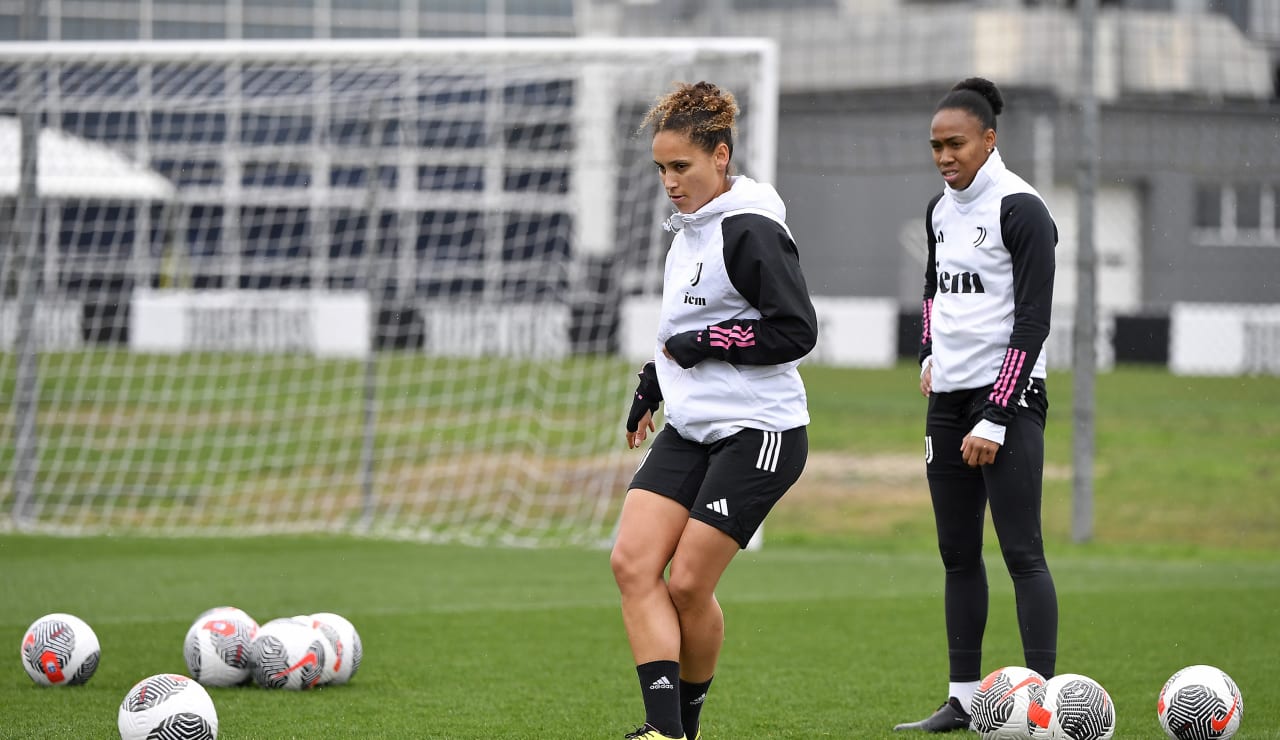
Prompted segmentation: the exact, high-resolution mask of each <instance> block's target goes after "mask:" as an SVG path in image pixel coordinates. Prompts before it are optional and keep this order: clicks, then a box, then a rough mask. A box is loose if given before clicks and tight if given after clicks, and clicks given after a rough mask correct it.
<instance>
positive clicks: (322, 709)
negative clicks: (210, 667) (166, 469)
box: [0, 366, 1280, 740]
mask: <svg viewBox="0 0 1280 740" xmlns="http://www.w3.org/2000/svg"><path fill="white" fill-rule="evenodd" d="M914 375H915V371H914V369H913V368H911V367H910V366H903V367H899V368H895V369H893V370H887V371H851V370H835V369H831V368H820V367H806V368H805V377H806V382H807V383H808V386H809V389H810V396H811V407H812V411H813V417H814V420H813V425H812V427H811V439H812V443H813V449H814V458H813V460H812V470H811V471H809V472H806V475H805V478H804V479H802V481H801V485H798V486H797V488H796V490H795V491H794V492H793V494H789V495H788V497H787V498H786V499H784V501H783V503H782V504H780V506H779V508H778V509H777V510H776V511H775V513H774V515H773V516H772V517H771V518H770V520H769V523H768V525H767V528H766V543H767V544H766V547H765V548H764V549H763V550H761V551H749V552H746V553H743V554H742V555H741V556H740V557H739V559H738V560H737V561H736V562H735V563H734V564H733V565H732V566H731V567H730V569H729V571H728V573H727V574H726V577H725V580H724V582H723V583H722V587H721V588H720V590H719V596H720V599H721V602H722V603H723V605H724V608H725V611H726V615H727V641H726V646H725V650H724V654H723V658H722V662H721V667H720V673H719V675H718V677H717V679H716V683H715V686H714V687H713V689H712V693H711V695H710V697H709V699H708V704H707V708H706V710H705V713H704V737H705V738H706V739H707V740H715V739H718V738H736V739H749V738H812V737H832V738H882V737H883V738H889V737H895V735H894V734H893V733H891V732H889V731H888V728H890V727H892V725H893V724H894V723H896V722H899V721H902V720H904V719H912V718H916V717H917V716H918V715H921V714H923V713H924V712H927V711H930V710H932V709H933V707H934V706H936V704H937V703H938V702H939V701H941V699H942V697H941V695H940V694H941V692H942V691H944V689H945V680H946V660H945V646H944V639H943V633H942V604H941V583H942V578H941V567H940V565H939V564H938V562H937V556H936V553H935V551H934V547H933V543H932V540H931V536H932V535H931V521H930V518H929V517H930V514H929V509H928V502H927V494H926V492H925V491H924V489H923V476H922V471H921V470H920V469H919V468H920V466H921V465H922V463H921V455H922V443H921V441H920V439H921V434H922V431H921V430H922V424H923V421H922V414H923V401H922V399H920V398H919V397H918V395H914V394H913V391H912V388H913V386H914ZM1050 402H1051V410H1050V427H1049V433H1048V450H1049V451H1048V456H1047V457H1048V459H1047V464H1048V468H1049V473H1048V474H1047V480H1046V492H1045V495H1046V501H1045V521H1046V529H1047V540H1048V547H1049V557H1050V564H1051V567H1052V568H1053V570H1054V575H1055V578H1056V581H1057V586H1058V592H1059V599H1060V603H1061V614H1062V624H1061V638H1060V655H1059V662H1058V668H1059V670H1060V671H1061V672H1076V673H1084V674H1087V675H1090V676H1092V677H1094V678H1096V679H1097V680H1099V681H1100V682H1101V683H1102V684H1103V685H1104V686H1105V687H1106V688H1107V689H1108V691H1109V692H1110V693H1111V695H1112V697H1113V699H1114V700H1115V703H1116V707H1117V712H1118V716H1119V728H1118V731H1117V733H1116V737H1117V738H1123V739H1128V738H1137V739H1141V738H1153V739H1158V738H1161V737H1163V734H1162V732H1161V731H1160V729H1159V726H1158V724H1157V722H1156V719H1155V697H1156V693H1157V692H1158V691H1159V689H1160V686H1161V685H1162V684H1163V682H1164V680H1165V679H1166V678H1167V677H1168V676H1169V675H1170V674H1171V673H1172V672H1173V671H1174V670H1176V669H1177V668H1180V667H1182V666H1184V665H1188V664H1192V663H1211V664H1214V665H1218V666H1219V667H1221V668H1223V669H1225V670H1227V671H1228V672H1229V673H1230V674H1231V675H1232V676H1233V677H1234V678H1235V679H1236V680H1237V682H1238V683H1239V684H1240V686H1241V689H1242V691H1243V693H1244V697H1245V714H1244V723H1243V727H1242V730H1241V732H1240V733H1239V734H1237V735H1236V737H1237V738H1239V739H1240V740H1259V739H1261V738H1280V692H1277V690H1276V681H1277V679H1278V678H1280V672H1278V671H1277V669H1276V658H1277V651H1276V647H1275V646H1276V645H1277V644H1280V497H1277V496H1276V491H1277V489H1280V415H1277V413H1276V410H1277V409H1280V379H1277V378H1195V379H1189V378H1176V377H1173V376H1170V375H1167V374H1165V373H1163V372H1159V371H1153V370H1143V369H1132V368H1126V369H1121V370H1118V371H1116V372H1114V373H1109V374H1106V375H1102V376H1100V377H1099V379H1098V403H1097V414H1098V417H1097V427H1098V437H1097V446H1098V451H1097V465H1096V468H1097V469H1096V473H1097V475H1096V482H1095V510H1096V518H1095V539H1094V541H1093V542H1092V543H1089V544H1075V543H1073V541H1072V538H1071V531H1070V505H1071V504H1070V495H1071V481H1070V468H1069V465H1070V443H1071V437H1070V431H1071V429H1070V428H1071V424H1070V408H1071V403H1070V378H1069V377H1068V376H1056V377H1053V378H1051V379H1050ZM993 548H994V543H993V542H991V543H989V548H988V549H989V551H990V552H989V557H988V563H989V564H990V565H991V568H990V576H991V584H992V611H991V621H990V624H989V626H988V634H987V640H986V655H985V658H984V666H985V667H987V668H988V669H991V668H995V667H997V666H999V665H1002V664H1013V663H1020V662H1021V654H1020V648H1019V646H1018V643H1017V639H1016V626H1015V624H1014V621H1013V616H1014V609H1013V600H1012V593H1011V587H1010V585H1009V580H1008V577H1007V575H1005V574H1004V572H1003V569H1002V567H1001V566H1000V560H999V556H998V554H997V553H996V552H995V551H994V549H993ZM0 573H2V574H3V576H2V577H0V645H3V644H5V643H6V642H7V643H8V644H9V645H10V646H11V650H12V653H11V656H12V657H11V659H10V663H9V664H8V665H9V668H8V669H6V670H3V671H0V738H109V737H113V736H115V734H116V730H115V719H116V711H117V708H118V705H119V702H120V700H121V699H122V698H123V697H124V695H125V693H126V692H127V691H128V689H129V687H130V686H131V685H132V684H133V683H134V682H136V681H137V680H139V679H141V678H143V677H145V676H147V675H151V674H153V673H160V672H180V673H182V672H186V671H185V664H184V662H183V658H182V639H183V636H184V634H185V633H186V630H187V628H188V627H189V626H190V623H191V621H192V620H193V619H194V618H195V616H196V615H197V614H199V613H200V612H201V611H203V610H204V609H206V608H208V607H211V606H216V605H220V604H234V605H236V606H240V607H241V608H243V609H245V610H247V611H248V612H249V613H250V614H252V615H253V616H254V617H255V618H257V619H258V620H259V621H260V622H265V621H267V620H269V619H271V618H274V617H279V616H290V615H293V614H298V613H307V612H317V611H334V612H338V613H340V614H343V615H344V616H347V617H348V618H349V619H351V620H352V621H353V622H354V623H355V625H356V626H357V628H358V629H359V631H360V634H361V637H362V640H363V643H364V648H365V657H364V663H363V665H362V667H361V669H360V672H359V674H358V675H357V676H356V677H355V679H354V680H353V681H352V683H351V684H349V685H346V686H341V687H332V688H326V689H321V690H318V691H314V692H304V693H293V692H268V691H264V690H260V689H257V688H253V687H243V688H234V689H211V690H210V693H211V695H212V696H213V699H214V702H215V703H216V705H217V707H218V711H219V716H220V719H221V733H220V737H221V738H226V739H231V740H234V739H236V738H264V739H275V738H295V737H296V738H315V737H321V738H539V739H541V738H619V737H621V735H622V734H623V733H625V732H626V731H628V730H629V729H631V728H632V727H634V726H635V724H637V723H638V722H639V721H640V719H641V715H642V710H641V708H640V703H639V692H638V689H637V681H636V678H635V674H634V671H633V670H632V667H631V659H630V653H629V651H628V649H627V644H626V639H625V636H624V633H623V630H622V624H621V619H620V616H619V614H618V609H617V594H616V589H615V587H614V585H613V583H612V577H611V575H610V573H609V567H608V558H607V553H605V552H603V551H598V550H583V549H569V548H562V549H542V550H516V549H495V548H468V547H458V546H439V545H424V544H417V543H410V542H394V541H383V540H371V539H360V538H356V537H346V536H334V537H322V536H312V537H253V538H239V539H235V538H227V539H190V538H182V539H178V538H172V539H169V538H163V537H155V538H130V537H88V538H51V537H43V536H29V535H21V534H9V535H3V536H0ZM53 611H65V612H71V613H74V614H77V615H78V616H81V617H82V618H84V619H85V620H86V621H88V622H89V623H90V624H91V625H93V627H94V628H95V630H96V632H97V634H98V636H99V638H100V640H101V642H102V646H103V656H102V664H101V666H100V668H99V670H98V672H97V674H96V675H95V676H94V678H93V679H92V680H91V681H90V682H89V683H88V685H86V686H83V687H76V688H67V689H42V688H38V687H36V686H35V684H33V683H32V682H31V681H30V679H29V678H28V677H27V676H26V674H25V673H24V672H23V671H22V669H21V667H20V664H19V660H18V653H19V644H20V641H21V638H22V634H23V631H24V630H25V628H26V627H27V626H28V625H29V624H30V623H31V621H33V620H34V619H36V618H37V617H39V616H41V615H42V614H45V613H48V612H53ZM897 737H901V736H897Z"/></svg>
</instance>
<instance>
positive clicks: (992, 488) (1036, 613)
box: [925, 379, 1058, 681]
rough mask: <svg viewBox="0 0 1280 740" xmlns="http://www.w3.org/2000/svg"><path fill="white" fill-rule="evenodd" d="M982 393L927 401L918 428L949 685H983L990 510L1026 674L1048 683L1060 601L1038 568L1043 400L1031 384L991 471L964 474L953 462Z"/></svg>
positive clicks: (1037, 383) (978, 412)
mask: <svg viewBox="0 0 1280 740" xmlns="http://www.w3.org/2000/svg"><path fill="white" fill-rule="evenodd" d="M990 390H991V389H990V388H980V389H976V390H971V391H956V392H953V393H935V394H933V395H931V396H930V397H929V415H928V419H927V422H926V425H925V434H926V443H925V457H926V469H927V472H928V478H929V493H930V496H931V497H932V498H933V514H934V519H935V522H936V524H937V528H938V551H939V552H940V553H941V554H942V564H943V566H945V568H946V593H945V604H946V606H945V608H946V619H947V648H948V657H949V660H950V670H951V679H950V680H952V681H977V680H979V679H980V678H982V676H983V673H982V636H983V632H984V631H985V630H986V627H987V609H988V591H987V571H986V566H985V564H984V563H983V560H982V534H983V527H984V517H985V513H986V508H987V504H988V503H990V505H991V521H992V524H994V525H995V531H996V536H997V537H998V538H999V541H1000V552H1001V554H1002V555H1003V556H1004V562H1005V566H1006V567H1008V569H1009V576H1010V578H1012V580H1013V590H1014V595H1015V597H1016V599H1017V606H1018V627H1019V629H1020V631H1021V635H1022V651H1023V657H1024V658H1025V660H1026V667H1028V668H1031V669H1033V670H1035V671H1038V672H1039V673H1040V674H1041V675H1043V676H1044V677H1045V678H1050V677H1052V676H1053V673H1054V665H1055V662H1056V660H1057V651H1058V596H1057V592H1056V591H1055V589H1054V586H1053V576H1052V575H1050V573H1049V566H1048V565H1047V564H1046V563H1045V558H1044V538H1043V536H1042V534H1041V530H1040V500H1041V481H1042V478H1043V473H1044V423H1045V412H1046V411H1047V409H1048V405H1049V404H1048V399H1047V397H1046V396H1045V387H1044V381H1043V380H1039V379H1037V380H1034V381H1033V382H1032V385H1031V387H1030V388H1028V390H1027V393H1025V394H1024V396H1023V399H1022V400H1020V401H1019V402H1018V413H1017V415H1016V416H1015V417H1014V419H1013V421H1012V422H1011V423H1010V424H1009V425H1008V426H1007V427H1006V430H1005V439H1004V445H1003V446H1001V448H1000V451H999V453H997V454H996V459H995V462H994V463H992V464H990V465H983V466H981V467H979V468H971V467H969V466H968V465H966V464H965V463H964V460H963V458H961V456H960V443H961V441H962V440H963V439H964V436H965V435H966V434H968V433H969V432H970V431H971V430H972V429H973V426H974V424H976V423H977V422H978V421H979V420H980V419H981V418H982V406H983V404H984V403H985V401H986V397H987V394H988V393H989V392H990ZM1024 402H1025V405H1023V404H1024Z"/></svg>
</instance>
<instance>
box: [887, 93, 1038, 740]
mask: <svg viewBox="0 0 1280 740" xmlns="http://www.w3.org/2000/svg"><path fill="white" fill-rule="evenodd" d="M1003 108H1004V98H1003V96H1001V94H1000V91H999V89H997V88H996V86H995V84H993V83H992V82H991V81H989V80H985V79H982V78H980V77H973V78H969V79H967V80H964V81H962V82H960V83H958V84H956V85H955V87H953V88H952V89H951V90H950V91H949V92H948V93H947V94H946V95H945V96H944V97H943V98H942V100H941V101H940V102H939V103H938V105H937V107H936V108H935V110H934V114H933V121H932V125H931V128H930V133H929V145H930V146H931V147H932V148H933V161H934V164H935V165H937V168H938V172H939V173H941V175H942V181H943V188H942V192H940V193H938V194H937V195H936V196H934V197H933V199H932V200H930V201H929V206H928V209H927V211H926V215H925V235H926V238H927V240H928V245H929V260H928V263H927V264H926V265H925V281H924V316H923V333H922V336H921V344H920V392H921V393H922V394H923V395H924V396H926V397H927V398H928V399H929V407H928V414H927V418H926V422H925V470H926V474H927V477H928V481H929V493H930V497H931V498H932V500H933V513H934V522H935V524H936V526H937V532H938V550H939V552H940V553H941V555H942V563H943V566H944V568H945V571H946V576H945V584H946V585H945V592H944V609H945V613H946V637H947V642H946V644H947V654H948V662H949V666H950V680H949V684H948V693H947V700H946V701H945V702H944V703H943V704H942V706H941V707H939V708H938V710H937V711H936V712H934V713H933V714H932V715H930V716H928V717H926V718H925V719H922V720H920V721H918V722H909V723H905V724H900V725H898V726H897V727H895V728H894V729H895V730H922V731H925V732H949V731H951V730H967V729H968V728H969V721H970V712H971V711H972V707H971V700H972V698H973V695H974V692H975V690H976V689H977V686H978V681H979V679H981V677H982V676H983V675H985V674H984V673H983V671H982V637H983V633H984V631H985V630H986V625H987V609H988V603H989V599H988V592H987V575H986V567H985V565H984V563H983V560H982V535H983V527H984V518H985V514H986V509H987V506H988V504H989V505H990V507H991V521H992V524H993V525H994V526H995V532H996V536H997V538H998V539H999V541H1000V552H1001V554H1002V555H1003V557H1004V562H1005V565H1006V566H1007V568H1008V570H1009V576H1010V577H1011V579H1012V580H1013V587H1014V594H1015V597H1016V600H1017V614H1018V627H1019V633H1020V635H1021V639H1022V650H1023V656H1024V658H1025V660H1026V667H1028V668H1031V669H1033V670H1035V671H1037V672H1038V673H1040V674H1041V675H1042V676H1043V677H1044V678H1045V679H1049V678H1051V677H1052V676H1053V674H1054V667H1055V662H1056V660H1057V643H1058V598H1057V593H1056V591H1055V589H1054V585H1053V577H1052V575H1050V573H1049V567H1048V565H1047V564H1046V562H1045V556H1044V539H1043V536H1042V534H1041V523H1040V503H1041V480H1042V476H1043V470H1044V425H1045V414H1046V411H1047V409H1048V406H1049V403H1048V398H1047V396H1046V395H1045V358H1044V354H1043V347H1044V341H1045V338H1046V337H1047V336H1048V335H1049V316H1050V308H1051V307H1052V305H1053V276H1054V248H1055V247H1056V246H1057V243H1058V229H1057V226H1056V225H1055V224H1054V222H1053V217H1052V216H1051V215H1050V214H1049V209H1048V208H1047V207H1046V206H1045V203H1044V200H1043V199H1042V198H1041V197H1040V194H1039V193H1037V192H1036V190H1035V188H1033V187H1031V186H1030V185H1029V184H1027V182H1026V181H1025V180H1023V179H1022V178H1021V177H1019V176H1017V175H1016V174H1014V173H1013V172H1012V171H1010V170H1009V169H1008V168H1007V167H1005V164H1004V161H1003V160H1002V159H1001V158H1000V152H999V150H997V149H996V116H997V115H999V114H1000V112H1001V111H1002V110H1003Z"/></svg>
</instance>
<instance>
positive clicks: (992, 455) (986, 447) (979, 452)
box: [960, 434, 1000, 468]
mask: <svg viewBox="0 0 1280 740" xmlns="http://www.w3.org/2000/svg"><path fill="white" fill-rule="evenodd" d="M999 451H1000V445H999V444H997V443H995V442H992V441H991V440H989V439H983V438H982V437H975V436H973V435H972V434H966V435H964V441H963V442H961V443H960V456H961V457H963V458H964V462H965V464H966V465H968V466H970V467H973V468H976V467H978V466H980V465H990V464H991V463H993V462H995V461H996V453H997V452H999Z"/></svg>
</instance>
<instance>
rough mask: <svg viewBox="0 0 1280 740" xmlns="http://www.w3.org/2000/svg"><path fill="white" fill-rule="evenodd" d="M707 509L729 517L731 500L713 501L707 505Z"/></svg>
mask: <svg viewBox="0 0 1280 740" xmlns="http://www.w3.org/2000/svg"><path fill="white" fill-rule="evenodd" d="M707 508H708V509H711V510H712V511H714V512H715V513H717V514H719V515H720V516H729V500H728V499H723V498H722V499H720V500H719V501H712V502H711V503H709V504H707Z"/></svg>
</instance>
